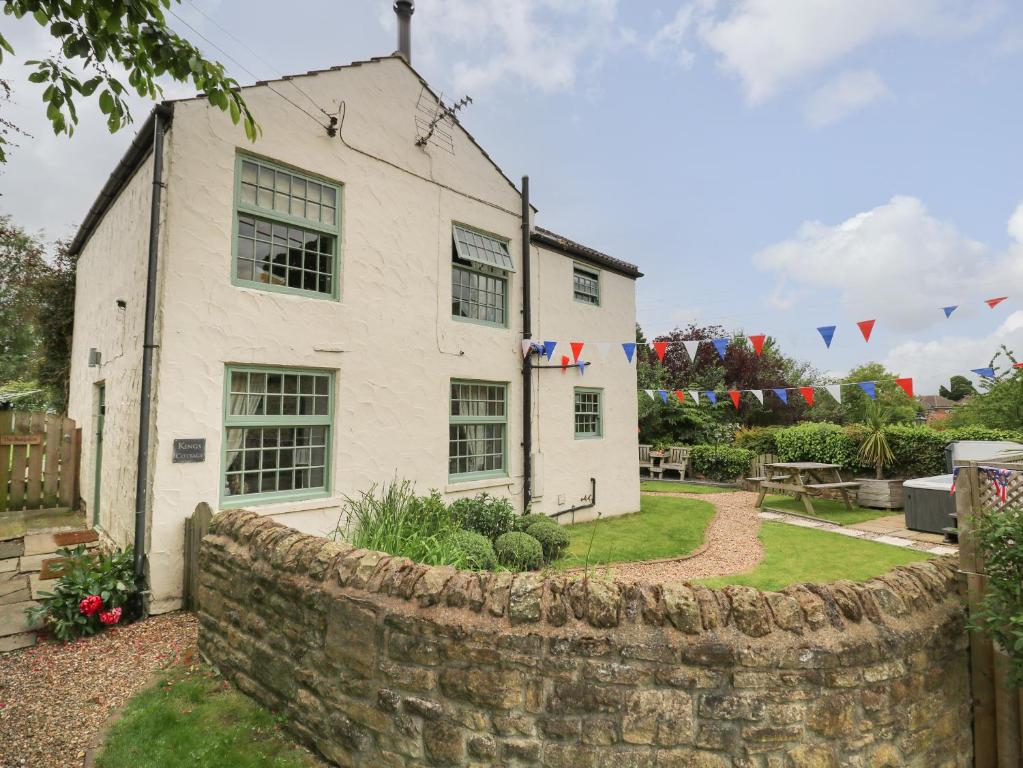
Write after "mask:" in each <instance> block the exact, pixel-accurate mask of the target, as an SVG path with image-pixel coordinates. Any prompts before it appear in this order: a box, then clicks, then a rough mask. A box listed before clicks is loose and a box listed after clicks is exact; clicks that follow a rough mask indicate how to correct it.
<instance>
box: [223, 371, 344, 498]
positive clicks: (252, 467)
mask: <svg viewBox="0 0 1023 768" xmlns="http://www.w3.org/2000/svg"><path fill="white" fill-rule="evenodd" d="M226 376H227V384H226V387H225V402H224V493H223V495H224V498H225V499H231V500H232V501H236V500H241V501H248V500H253V501H263V500H270V501H273V500H280V499H289V498H306V497H310V496H317V495H322V494H325V493H327V488H328V479H329V474H330V427H331V414H332V412H333V391H334V386H333V375H332V374H330V373H324V372H319V371H310V370H297V371H295V370H283V369H280V368H249V367H246V368H239V367H229V368H228V369H227V372H226Z"/></svg>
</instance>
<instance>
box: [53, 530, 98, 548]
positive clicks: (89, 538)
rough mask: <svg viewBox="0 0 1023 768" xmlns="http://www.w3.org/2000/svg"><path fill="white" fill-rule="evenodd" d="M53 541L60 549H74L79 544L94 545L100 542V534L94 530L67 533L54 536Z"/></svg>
mask: <svg viewBox="0 0 1023 768" xmlns="http://www.w3.org/2000/svg"><path fill="white" fill-rule="evenodd" d="M53 540H54V541H55V542H57V546H58V547H74V546H77V545H78V544H92V543H93V542H98V541H99V534H98V533H96V531H94V530H93V529H92V528H87V529H86V530H84V531H67V532H66V533H55V534H53Z"/></svg>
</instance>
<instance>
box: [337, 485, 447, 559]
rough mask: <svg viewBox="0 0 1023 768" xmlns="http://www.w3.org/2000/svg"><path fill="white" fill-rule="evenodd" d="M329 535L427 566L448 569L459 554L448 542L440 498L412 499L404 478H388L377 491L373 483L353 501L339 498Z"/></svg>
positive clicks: (411, 489) (445, 510)
mask: <svg viewBox="0 0 1023 768" xmlns="http://www.w3.org/2000/svg"><path fill="white" fill-rule="evenodd" d="M341 514H342V518H343V519H344V520H345V521H346V523H345V526H344V530H342V529H341V526H340V524H339V526H338V529H337V530H336V531H335V535H336V536H337V535H340V536H342V537H343V538H346V539H348V540H349V541H350V542H351V543H352V544H353V545H355V546H356V547H363V548H365V549H371V550H376V551H379V552H386V553H388V554H389V555H400V556H403V557H408V558H410V559H412V560H415V561H416V562H417V563H425V564H427V565H454V564H456V563H457V562H459V558H460V557H461V552H460V551H459V550H458V549H456V547H455V545H454V544H453V543H452V534H454V532H455V531H456V530H458V526H457V525H456V523H455V521H454V519H453V518H452V516H451V512H450V511H449V510H448V508H447V507H446V506H444V501H443V500H442V499H441V497H440V494H439V493H437V492H436V491H432V492H431V493H430V495H428V496H422V497H419V496H416V494H415V489H414V487H413V485H412V483H411V482H410V481H408V480H394V481H393V482H391V483H390V484H389V485H385V486H383V487H382V488H381V489H380V492H379V494H378V493H377V486H376V485H374V486H373V487H372V488H370V489H369V490H368V491H363V492H362V493H361V494H359V496H358V498H354V499H353V498H350V497H347V496H346V497H345V503H344V506H343V509H342V513H341Z"/></svg>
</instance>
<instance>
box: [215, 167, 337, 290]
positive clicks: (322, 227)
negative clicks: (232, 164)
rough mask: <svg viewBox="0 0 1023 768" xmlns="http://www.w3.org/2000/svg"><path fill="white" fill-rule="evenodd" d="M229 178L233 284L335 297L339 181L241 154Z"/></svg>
mask: <svg viewBox="0 0 1023 768" xmlns="http://www.w3.org/2000/svg"><path fill="white" fill-rule="evenodd" d="M235 176H236V178H237V184H236V187H235V208H236V212H235V224H234V248H233V252H234V257H233V265H232V280H233V281H234V283H235V284H236V285H247V286H252V287H257V288H262V289H265V290H270V291H283V292H286V293H295V294H300V295H305V296H314V297H318V298H337V297H338V295H339V291H338V289H339V257H338V249H339V245H338V241H339V238H340V231H341V228H340V210H339V204H340V200H341V187H340V185H338V184H334V183H331V182H328V181H324V180H323V179H319V178H317V177H314V176H308V175H305V174H302V173H299V172H297V171H294V170H291V169H289V168H285V167H283V166H278V165H275V164H274V163H270V162H268V161H266V160H261V159H257V158H254V157H249V156H247V155H239V156H238V161H237V167H236V171H235Z"/></svg>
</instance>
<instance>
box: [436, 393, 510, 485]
mask: <svg viewBox="0 0 1023 768" xmlns="http://www.w3.org/2000/svg"><path fill="white" fill-rule="evenodd" d="M507 397H508V386H507V385H506V384H497V383H493V382H485V381H452V382H451V401H450V410H449V413H448V475H449V476H450V477H451V479H456V480H470V479H476V478H483V477H504V476H506V475H507V474H508V469H507V456H506V454H507V440H506V437H507V427H508V409H507Z"/></svg>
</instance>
